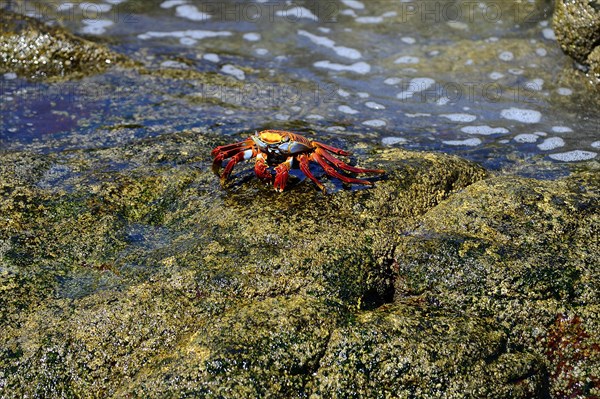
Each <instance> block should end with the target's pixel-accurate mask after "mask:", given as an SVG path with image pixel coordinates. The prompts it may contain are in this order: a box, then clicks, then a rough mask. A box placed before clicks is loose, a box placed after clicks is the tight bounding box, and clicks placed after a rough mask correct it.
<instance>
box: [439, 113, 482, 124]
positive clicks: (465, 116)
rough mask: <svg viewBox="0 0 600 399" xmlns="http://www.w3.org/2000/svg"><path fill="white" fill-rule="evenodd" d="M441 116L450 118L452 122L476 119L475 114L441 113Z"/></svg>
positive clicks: (466, 121)
mask: <svg viewBox="0 0 600 399" xmlns="http://www.w3.org/2000/svg"><path fill="white" fill-rule="evenodd" d="M440 116H441V117H442V118H446V119H450V120H451V121H452V122H465V123H468V122H473V121H474V120H475V119H477V116H475V115H471V114H461V113H457V114H441V115H440Z"/></svg>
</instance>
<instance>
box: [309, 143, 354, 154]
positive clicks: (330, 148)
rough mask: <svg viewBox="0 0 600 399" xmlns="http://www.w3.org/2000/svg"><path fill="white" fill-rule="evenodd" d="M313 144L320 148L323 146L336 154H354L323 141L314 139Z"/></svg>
mask: <svg viewBox="0 0 600 399" xmlns="http://www.w3.org/2000/svg"><path fill="white" fill-rule="evenodd" d="M313 144H314V145H315V146H317V147H318V148H323V149H325V150H327V151H331V152H333V153H334V154H337V155H344V156H346V157H347V156H349V155H352V154H351V153H349V152H348V151H344V150H342V149H339V148H336V147H332V146H330V145H327V144H323V143H321V142H319V141H313Z"/></svg>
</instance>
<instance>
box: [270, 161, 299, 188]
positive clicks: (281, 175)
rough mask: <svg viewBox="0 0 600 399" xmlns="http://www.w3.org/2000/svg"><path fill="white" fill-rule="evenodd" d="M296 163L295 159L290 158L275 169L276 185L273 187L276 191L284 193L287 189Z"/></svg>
mask: <svg viewBox="0 0 600 399" xmlns="http://www.w3.org/2000/svg"><path fill="white" fill-rule="evenodd" d="M293 161H294V157H288V158H287V159H286V160H285V161H284V162H282V163H280V164H279V165H277V167H276V168H275V183H273V186H274V187H275V191H279V192H280V193H281V192H283V190H284V189H285V185H286V183H287V181H288V178H289V177H290V173H289V172H290V169H292V162H293Z"/></svg>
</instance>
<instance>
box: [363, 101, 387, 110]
mask: <svg viewBox="0 0 600 399" xmlns="http://www.w3.org/2000/svg"><path fill="white" fill-rule="evenodd" d="M365 106H366V107H367V108H371V109H377V110H381V109H385V106H383V105H381V104H379V103H376V102H374V101H367V102H366V103H365Z"/></svg>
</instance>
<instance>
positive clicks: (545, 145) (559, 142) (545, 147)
mask: <svg viewBox="0 0 600 399" xmlns="http://www.w3.org/2000/svg"><path fill="white" fill-rule="evenodd" d="M564 145H565V141H564V140H563V139H561V138H560V137H550V138H547V139H546V140H544V141H542V143H541V144H538V148H539V149H540V150H542V151H550V150H553V149H555V148H559V147H564Z"/></svg>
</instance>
